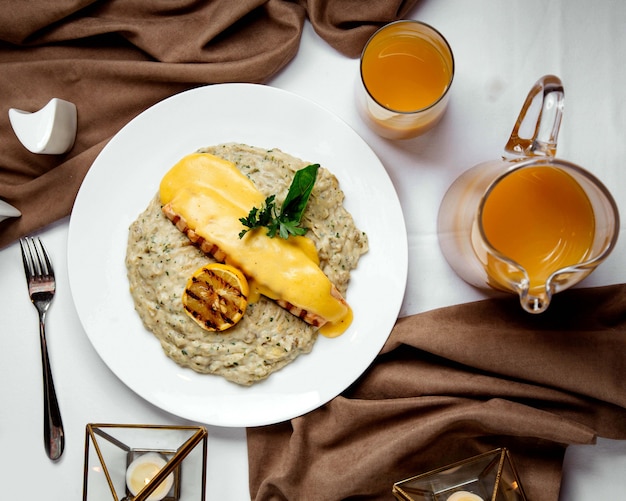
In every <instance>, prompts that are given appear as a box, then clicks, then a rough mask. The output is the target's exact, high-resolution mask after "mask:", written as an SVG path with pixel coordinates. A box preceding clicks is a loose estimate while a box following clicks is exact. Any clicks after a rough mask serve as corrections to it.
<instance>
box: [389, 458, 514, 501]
mask: <svg viewBox="0 0 626 501" xmlns="http://www.w3.org/2000/svg"><path fill="white" fill-rule="evenodd" d="M392 492H393V495H394V496H395V497H396V499H398V500H400V501H526V496H525V494H524V489H523V487H522V483H521V481H520V479H519V476H518V475H517V471H516V470H515V466H514V464H513V460H512V459H511V456H510V454H509V451H508V450H507V449H506V448H500V449H495V450H493V451H489V452H485V453H484V454H480V455H478V456H474V457H471V458H469V459H465V460H463V461H459V462H457V463H453V464H450V465H447V466H443V467H441V468H438V469H436V470H432V471H429V472H427V473H423V474H421V475H417V476H415V477H411V478H407V479H406V480H402V481H400V482H396V483H395V484H394V485H393V490H392Z"/></svg>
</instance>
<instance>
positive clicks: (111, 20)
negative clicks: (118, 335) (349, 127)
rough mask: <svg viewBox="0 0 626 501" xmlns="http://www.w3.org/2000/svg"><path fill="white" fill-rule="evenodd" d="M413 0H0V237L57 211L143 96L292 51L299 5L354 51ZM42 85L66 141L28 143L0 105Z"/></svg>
mask: <svg viewBox="0 0 626 501" xmlns="http://www.w3.org/2000/svg"><path fill="white" fill-rule="evenodd" d="M416 1H417V0H389V1H385V2H377V1H369V2H361V1H360V0H292V1H288V0H236V1H233V0H210V1H205V0H167V1H150V0H109V1H96V0H54V1H50V0H29V1H28V2H20V1H18V0H13V1H11V0H0V199H3V200H5V201H7V202H8V203H10V204H12V205H14V206H15V207H17V208H18V209H19V210H20V211H21V212H22V217H20V218H18V219H8V220H5V221H4V222H2V223H0V248H2V247H4V246H6V245H7V244H9V243H10V242H12V241H13V240H15V239H17V238H18V237H20V236H22V235H24V234H26V233H29V232H32V231H34V230H36V229H39V228H41V227H43V226H45V225H47V224H49V223H51V222H53V221H56V220H58V219H61V218H63V217H65V216H67V215H69V214H70V211H71V208H72V205H73V203H74V199H75V197H76V193H77V192H78V189H79V187H80V184H81V182H82V180H83V178H84V176H85V174H86V173H87V171H88V169H89V167H90V166H91V164H92V162H93V161H94V159H95V158H96V156H97V155H98V153H99V152H100V151H101V150H102V148H103V147H104V145H105V144H106V143H107V141H108V140H109V139H110V138H111V137H112V136H113V135H114V134H115V133H116V132H117V131H118V130H119V129H120V128H121V127H122V126H123V125H125V124H126V123H127V122H128V121H130V120H131V119H132V118H134V117H135V116H136V115H138V114H139V113H140V112H142V111H143V110H145V109H146V108H148V107H150V106H151V105H153V104H155V103H157V102H159V101H161V100H162V99H164V98H166V97H168V96H171V95H173V94H176V93H178V92H181V91H184V90H186V89H190V88H193V87H198V86H201V85H206V84H212V83H224V82H252V83H263V82H265V81H267V80H268V79H269V78H270V77H271V76H273V75H274V74H276V73H277V72H278V71H279V70H280V69H281V68H283V67H284V66H285V65H286V64H287V63H288V62H289V61H290V60H291V59H292V58H293V57H294V55H295V54H296V52H297V50H298V46H299V42H300V36H301V33H302V28H303V23H304V21H305V18H307V16H308V17H309V19H310V20H311V23H312V25H313V27H314V29H315V30H316V31H317V33H318V34H319V35H320V36H321V37H322V38H324V39H325V40H327V41H328V43H329V44H331V45H332V46H333V47H335V48H336V49H337V50H339V51H341V52H342V53H343V54H345V55H347V56H349V57H356V56H357V55H358V54H359V53H360V51H361V49H362V47H363V46H364V44H365V42H366V41H367V38H368V37H369V36H370V35H371V34H372V33H373V31H374V30H375V29H376V28H378V27H379V26H381V25H382V24H385V23H387V22H390V21H393V20H396V19H398V18H402V17H405V16H406V14H407V13H408V11H409V10H410V9H411V8H412V7H413V5H414V4H415V3H416ZM53 97H57V98H61V99H65V100H67V101H70V102H72V103H74V104H75V105H76V106H77V110H78V134H77V137H76V142H75V144H74V147H73V148H72V149H71V150H70V151H69V152H68V153H66V154H63V155H36V154H33V153H30V152H29V151H28V150H26V148H24V147H23V146H22V145H21V143H20V142H19V140H18V139H17V137H16V136H15V134H14V133H13V130H12V128H11V125H10V122H9V118H8V110H9V108H16V109H20V110H24V111H30V112H32V111H37V110H39V109H41V108H42V107H43V106H44V105H45V104H46V103H48V101H49V100H50V99H52V98H53ZM120 182H123V180H120ZM112 198H113V200H112V202H113V201H114V198H115V195H114V194H112ZM103 210H104V209H103Z"/></svg>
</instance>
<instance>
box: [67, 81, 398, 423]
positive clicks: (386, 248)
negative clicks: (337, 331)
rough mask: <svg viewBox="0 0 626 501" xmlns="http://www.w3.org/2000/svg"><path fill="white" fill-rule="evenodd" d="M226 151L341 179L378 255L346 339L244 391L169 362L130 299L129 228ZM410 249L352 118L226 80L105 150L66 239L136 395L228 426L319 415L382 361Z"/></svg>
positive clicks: (111, 354)
mask: <svg viewBox="0 0 626 501" xmlns="http://www.w3.org/2000/svg"><path fill="white" fill-rule="evenodd" d="M224 142H238V143H246V144H250V145H254V146H260V147H265V148H268V149H270V148H279V149H281V150H283V151H285V152H286V153H289V154H291V155H294V156H296V157H299V158H302V159H303V160H306V161H310V162H317V163H320V164H322V165H323V166H324V167H326V168H328V169H329V170H330V171H331V172H333V173H334V174H335V175H336V176H337V178H338V179H339V182H340V185H341V187H342V189H343V190H344V192H345V194H346V199H345V206H346V207H347V209H348V210H349V211H350V212H351V213H352V214H353V216H354V218H355V221H356V224H357V226H358V227H359V228H360V229H362V230H364V231H365V232H367V234H368V237H369V243H370V251H369V253H367V254H366V255H364V256H363V257H362V258H361V261H360V262H359V266H358V269H357V270H355V271H354V272H353V275H352V278H351V282H350V286H349V289H348V292H347V300H348V301H349V303H350V305H351V306H352V308H353V310H354V322H353V324H352V325H351V326H350V328H349V329H348V330H347V331H346V332H345V333H344V334H343V335H342V336H341V337H339V338H335V339H327V338H323V337H320V338H319V339H318V341H317V342H316V344H315V346H314V348H313V351H312V352H311V353H310V354H308V355H304V356H300V357H298V358H297V359H296V360H295V361H294V362H293V363H291V364H289V365H288V366H286V367H285V368H283V369H282V370H280V371H278V372H277V373H274V374H273V375H271V376H270V377H269V379H267V380H265V381H264V382H262V383H258V384H256V385H254V386H252V387H240V386H238V385H236V384H233V383H230V382H228V381H226V380H224V379H223V378H221V377H219V376H210V375H200V374H197V373H195V372H193V371H192V370H190V369H184V368H181V367H179V366H178V365H176V364H175V363H174V362H172V361H171V360H170V359H168V358H167V357H166V356H165V355H164V354H163V352H162V350H161V346H160V344H159V342H158V341H157V339H156V338H155V337H154V336H153V335H152V334H151V333H149V332H148V331H147V330H146V329H145V328H144V327H143V324H142V323H141V320H140V319H139V316H138V315H137V313H136V312H135V310H134V305H133V301H132V298H131V296H130V293H129V291H128V280H127V278H126V269H125V265H124V257H125V252H126V241H127V236H128V227H129V225H130V223H131V222H132V221H134V220H135V219H136V218H137V216H138V215H139V213H140V212H142V211H143V210H144V209H145V207H146V206H147V205H148V202H149V200H150V199H151V198H152V197H153V196H154V194H155V193H156V192H157V190H158V185H159V182H160V179H161V177H162V176H163V175H164V174H165V172H166V171H167V170H168V169H169V168H170V167H171V166H172V165H174V163H176V161H178V160H179V159H180V158H181V157H183V156H184V155H186V154H188V153H190V152H193V151H195V150H196V149H198V148H200V147H203V146H209V145H214V144H219V143H224ZM407 249H408V247H407V237H406V228H405V225H404V218H403V215H402V210H401V208H400V203H399V201H398V197H397V195H396V192H395V190H394V188H393V185H392V183H391V180H390V179H389V177H388V175H387V173H386V171H385V169H384V167H383V165H382V164H381V163H380V161H379V160H378V158H377V157H376V155H375V154H374V153H373V152H372V150H371V149H370V148H369V147H368V145H367V144H366V143H365V142H364V141H363V140H362V139H361V138H360V137H359V136H358V135H357V134H356V133H355V132H354V131H353V130H352V129H351V128H350V127H348V126H347V125H346V124H345V123H344V122H343V121H341V120H340V119H338V118H337V117H335V116H334V115H332V114H331V113H329V112H328V111H327V110H325V109H323V108H321V107H319V106H318V105H316V104H314V103H312V102H310V101H307V100H305V99H303V98H301V97H298V96H296V95H293V94H290V93H288V92H285V91H282V90H279V89H276V88H273V87H268V86H263V85H254V84H220V85H213V86H207V87H201V88H197V89H193V90H190V91H186V92H183V93H181V94H177V95H175V96H172V97H170V98H168V99H166V100H164V101H162V102H160V103H158V104H156V105H155V106H153V107H151V108H149V109H148V110H146V111H145V112H143V113H141V114H140V115H139V116H137V117H136V118H135V119H133V120H132V121H131V122H130V123H128V125H126V126H125V127H124V128H123V129H122V130H121V131H120V132H119V133H118V134H117V135H116V136H115V137H114V138H113V139H112V140H111V141H110V142H109V143H108V144H107V146H106V147H105V148H104V149H103V151H102V152H101V153H100V155H99V156H98V158H97V159H96V161H95V162H94V164H93V166H92V167H91V169H90V170H89V172H88V174H87V176H86V177H85V180H84V182H83V184H82V186H81V188H80V191H79V193H78V197H77V198H76V203H75V205H74V209H73V212H72V216H71V220H70V228H69V237H68V267H69V279H70V285H71V291H72V296H73V298H74V302H75V304H76V309H77V311H78V315H79V317H80V320H81V322H82V324H83V327H84V329H85V331H86V333H87V335H88V336H89V339H90V341H91V343H92V344H93V346H94V348H95V349H96V351H97V352H98V354H99V355H100V357H101V358H102V359H103V360H104V362H105V363H106V364H107V365H108V366H109V368H110V369H111V370H112V371H113V372H114V373H115V374H116V375H117V376H118V377H119V378H120V379H121V380H122V381H123V382H124V383H125V384H126V385H128V387H130V388H131V389H132V390H133V391H135V392H136V393H137V394H138V395H140V396H141V397H143V398H145V399H146V400H148V401H149V402H151V403H153V404H154V405H156V406H158V407H160V408H162V409H164V410H166V411H168V412H170V413H172V414H175V415H178V416H180V417H183V418H186V419H190V420H193V421H197V422H201V423H206V424H211V425H218V426H237V427H246V426H260V425H265V424H271V423H277V422H280V421H284V420H288V419H291V418H293V417H296V416H299V415H302V414H304V413H306V412H308V411H311V410H313V409H315V408H317V407H319V406H321V405H323V404H325V403H326V402H328V401H329V400H331V399H332V398H334V397H335V396H337V395H338V394H339V393H341V392H342V391H343V390H345V389H346V388H347V387H348V386H349V385H350V384H351V383H353V382H354V381H355V380H356V379H357V378H358V377H359V376H360V375H361V374H362V373H363V372H364V371H365V370H366V369H367V367H368V366H369V365H370V363H371V362H372V360H373V359H374V358H375V357H376V355H377V354H378V352H379V351H380V349H381V347H382V346H383V344H384V342H385V341H386V339H387V337H388V336H389V333H390V332H391V329H392V327H393V325H394V323H395V320H396V318H397V315H398V312H399V310H400V306H401V303H402V299H403V296H404V290H405V287H406V279H407V261H408V256H407V254H408V250H407Z"/></svg>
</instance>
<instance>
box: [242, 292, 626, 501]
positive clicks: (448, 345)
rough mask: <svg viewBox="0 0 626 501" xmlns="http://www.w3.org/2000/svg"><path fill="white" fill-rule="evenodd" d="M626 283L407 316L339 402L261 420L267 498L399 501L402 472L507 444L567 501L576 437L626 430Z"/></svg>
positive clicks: (260, 462)
mask: <svg viewBox="0 0 626 501" xmlns="http://www.w3.org/2000/svg"><path fill="white" fill-rule="evenodd" d="M625 375H626V285H614V286H607V287H599V288H589V289H575V290H569V291H565V292H562V293H560V294H557V295H556V296H555V299H554V302H553V304H552V305H551V306H550V309H549V310H548V311H547V312H546V313H543V314H541V315H535V316H533V315H529V314H527V313H524V312H523V311H522V310H521V308H520V306H519V302H518V300H517V298H515V297H513V296H511V297H510V298H504V299H489V300H485V301H479V302H475V303H469V304H464V305H459V306H453V307H449V308H443V309H438V310H435V311H430V312H426V313H423V314H419V315H414V316H411V317H406V318H403V319H400V320H399V321H398V322H397V324H396V326H395V328H394V329H393V331H392V333H391V335H390V337H389V339H388V342H387V343H386V345H385V346H384V348H383V350H382V352H381V354H380V355H379V356H378V357H377V359H376V360H375V361H374V363H373V364H372V366H371V367H370V368H369V369H368V370H367V371H366V372H365V374H364V375H363V376H362V378H360V380H359V381H357V382H356V383H355V384H354V385H353V386H352V387H351V388H349V389H347V390H346V391H345V392H344V393H343V394H342V395H340V396H338V397H336V398H335V399H333V400H331V401H330V402H329V403H328V404H327V405H325V406H323V407H321V408H319V409H317V410H315V411H313V412H311V413H308V414H306V415H304V416H302V417H298V418H295V419H293V420H292V421H290V422H285V423H280V424H276V425H272V426H265V427H258V428H250V429H249V430H248V448H249V462H250V490H251V497H252V499H254V500H256V501H261V500H263V501H267V500H295V499H307V500H315V501H324V500H328V501H330V500H339V499H393V497H392V494H391V488H392V485H393V483H394V482H397V481H400V480H402V479H405V478H408V477H411V476H414V475H417V474H419V473H424V472H427V471H430V470H432V469H435V468H438V467H441V466H444V465H446V464H451V463H453V462H455V461H458V460H460V459H464V458H467V457H471V456H474V455H476V454H479V453H481V452H486V451H488V450H492V449H495V448H498V447H507V448H509V450H510V451H511V454H512V457H513V461H514V462H515V464H516V466H517V468H518V471H519V473H520V477H521V481H522V484H523V486H524V488H525V490H526V494H527V496H528V499H529V500H530V501H556V500H557V499H558V497H559V488H560V482H561V467H562V460H563V456H564V452H565V449H566V447H567V445H569V444H590V443H593V442H594V441H595V439H596V437H597V436H602V437H606V438H616V439H626V378H625V377H624V376H625Z"/></svg>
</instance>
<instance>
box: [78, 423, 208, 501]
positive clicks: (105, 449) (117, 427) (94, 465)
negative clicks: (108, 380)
mask: <svg viewBox="0 0 626 501" xmlns="http://www.w3.org/2000/svg"><path fill="white" fill-rule="evenodd" d="M207 435H208V433H207V430H206V428H204V427H202V426H164V425H141V424H88V425H87V427H86V432H85V468H84V477H83V501H112V500H114V501H158V500H162V501H204V500H205V482H206V458H207Z"/></svg>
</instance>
